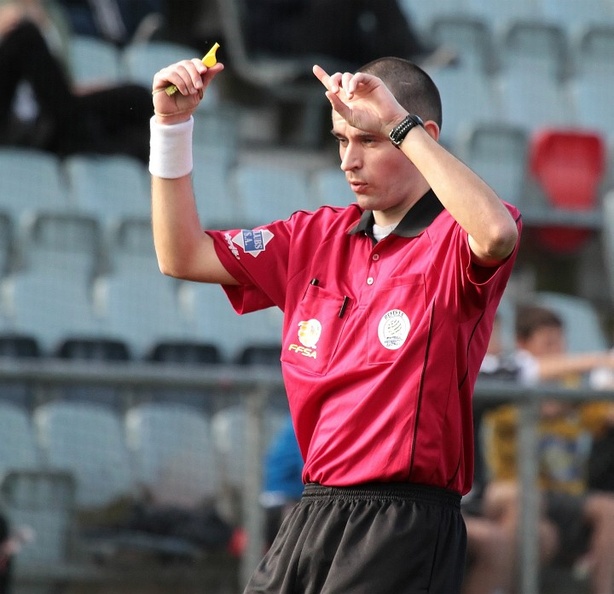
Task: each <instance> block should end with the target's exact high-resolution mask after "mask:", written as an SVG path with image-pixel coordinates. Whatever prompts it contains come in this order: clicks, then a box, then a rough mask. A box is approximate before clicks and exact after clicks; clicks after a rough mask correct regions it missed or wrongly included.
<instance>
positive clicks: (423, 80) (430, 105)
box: [358, 57, 443, 128]
mask: <svg viewBox="0 0 614 594" xmlns="http://www.w3.org/2000/svg"><path fill="white" fill-rule="evenodd" d="M358 71H359V72H364V73H366V74H372V75H373V76H377V77H378V78H381V79H382V81H383V82H384V84H385V85H386V86H387V87H388V88H389V89H390V91H391V93H392V94H393V95H394V96H395V98H396V100H397V101H398V102H399V103H400V104H401V105H402V106H403V107H404V108H405V109H406V110H407V111H408V112H409V113H413V114H416V115H418V116H420V117H421V118H422V119H423V120H424V121H426V120H433V121H434V122H436V123H437V125H438V126H439V127H440V128H441V124H442V119H443V118H442V109H441V96H440V94H439V89H438V88H437V85H436V84H435V83H434V82H433V79H432V78H431V77H430V76H429V75H428V74H427V73H426V72H425V71H424V70H422V68H420V67H419V66H418V65H416V64H414V63H413V62H410V61H409V60H405V59H403V58H394V57H386V58H378V59H377V60H373V61H372V62H369V63H368V64H365V65H364V66H363V67H362V68H359V69H358Z"/></svg>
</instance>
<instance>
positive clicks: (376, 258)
mask: <svg viewBox="0 0 614 594" xmlns="http://www.w3.org/2000/svg"><path fill="white" fill-rule="evenodd" d="M373 260H374V261H375V262H377V261H378V260H379V254H373Z"/></svg>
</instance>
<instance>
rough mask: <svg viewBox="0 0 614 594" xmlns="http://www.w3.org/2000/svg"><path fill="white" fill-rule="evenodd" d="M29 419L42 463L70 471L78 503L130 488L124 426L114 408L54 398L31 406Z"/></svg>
mask: <svg viewBox="0 0 614 594" xmlns="http://www.w3.org/2000/svg"><path fill="white" fill-rule="evenodd" d="M33 419H34V425H35V428H36V435H37V439H38V443H39V445H40V448H41V452H42V454H43V459H44V461H45V463H46V465H47V467H48V468H49V469H54V470H65V471H69V472H71V473H72V474H73V476H74V478H75V481H76V486H77V492H76V505H77V506H78V507H79V508H80V509H82V510H88V509H96V508H102V507H104V506H107V505H109V504H111V503H113V502H116V501H118V500H119V499H120V498H123V497H127V496H133V495H134V494H135V483H134V481H133V477H132V474H131V468H130V460H129V456H128V450H127V448H126V443H125V434H124V426H123V422H122V419H121V417H120V416H119V415H118V414H117V413H116V412H114V411H112V410H111V409H109V408H107V407H103V406H100V405H96V404H91V403H83V402H64V401H56V402H49V403H46V404H43V405H40V406H39V407H37V408H36V410H35V411H34V413H33Z"/></svg>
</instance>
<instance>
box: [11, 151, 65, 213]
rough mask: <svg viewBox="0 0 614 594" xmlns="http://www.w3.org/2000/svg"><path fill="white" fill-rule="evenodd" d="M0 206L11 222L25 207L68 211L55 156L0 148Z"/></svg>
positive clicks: (40, 152) (58, 165)
mask: <svg viewBox="0 0 614 594" xmlns="http://www.w3.org/2000/svg"><path fill="white" fill-rule="evenodd" d="M0 208H2V210H3V211H4V212H7V213H9V214H10V215H11V217H12V218H13V219H14V220H15V221H16V220H18V219H19V217H20V216H21V214H22V213H23V212H24V211H27V210H32V209H39V208H43V209H46V210H60V211H66V210H70V209H71V208H72V204H71V203H70V202H69V198H68V192H67V191H66V186H65V184H64V180H63V178H62V174H61V167H60V160H59V158H58V157H56V156H55V155H52V154H51V153H45V152H42V151H37V150H34V149H22V148H14V147H10V148H8V147H0Z"/></svg>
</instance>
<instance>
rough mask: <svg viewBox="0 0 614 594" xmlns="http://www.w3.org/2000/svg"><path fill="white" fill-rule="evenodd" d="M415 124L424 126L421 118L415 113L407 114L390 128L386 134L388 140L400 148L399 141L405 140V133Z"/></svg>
mask: <svg viewBox="0 0 614 594" xmlns="http://www.w3.org/2000/svg"><path fill="white" fill-rule="evenodd" d="M416 126H424V122H423V121H422V118H421V117H420V116H417V115H415V114H409V115H408V116H406V117H405V119H404V120H403V121H402V122H401V123H400V124H399V125H398V126H395V127H394V128H393V129H392V130H390V134H389V135H388V136H389V137H390V142H392V144H394V146H396V147H397V148H401V143H402V142H403V141H404V140H405V137H406V136H407V133H408V132H409V131H410V130H411V129H412V128H415V127H416Z"/></svg>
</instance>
